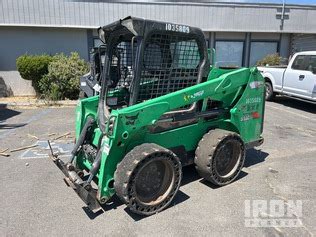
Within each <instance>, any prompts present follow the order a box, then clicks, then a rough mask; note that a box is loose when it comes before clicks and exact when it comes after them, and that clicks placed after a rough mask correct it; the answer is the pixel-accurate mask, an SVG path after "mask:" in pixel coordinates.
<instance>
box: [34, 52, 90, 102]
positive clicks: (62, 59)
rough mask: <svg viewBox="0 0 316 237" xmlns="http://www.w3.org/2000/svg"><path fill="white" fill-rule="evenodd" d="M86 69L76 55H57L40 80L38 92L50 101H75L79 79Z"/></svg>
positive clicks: (82, 61)
mask: <svg viewBox="0 0 316 237" xmlns="http://www.w3.org/2000/svg"><path fill="white" fill-rule="evenodd" d="M88 69H89V67H88V64H87V63H86V62H85V61H84V60H83V59H81V58H80V57H79V54H78V53H71V55H70V56H65V55H64V54H57V55H55V56H54V57H53V60H52V61H51V63H50V64H49V66H48V73H47V74H46V75H44V76H43V77H42V79H41V80H40V83H39V87H40V90H41V91H42V92H43V94H44V95H45V96H46V97H47V98H48V99H51V100H60V99H65V98H68V99H77V98H78V94H79V79H80V77H81V76H82V75H84V74H85V73H87V72H88Z"/></svg>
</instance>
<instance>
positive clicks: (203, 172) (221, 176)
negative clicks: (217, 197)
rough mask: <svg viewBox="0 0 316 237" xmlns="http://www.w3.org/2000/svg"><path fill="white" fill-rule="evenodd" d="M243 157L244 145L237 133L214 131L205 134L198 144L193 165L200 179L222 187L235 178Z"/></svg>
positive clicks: (240, 167)
mask: <svg viewBox="0 0 316 237" xmlns="http://www.w3.org/2000/svg"><path fill="white" fill-rule="evenodd" d="M245 155H246V152H245V146H244V143H243V141H242V139H241V138H240V136H239V135H238V134H237V133H234V132H230V131H225V130H221V129H215V130H211V131H209V132H208V133H206V134H205V135H204V136H203V138H202V139H201V141H200V142H199V144H198V147H197V149H196V151H195V159H194V163H195V165H196V169H197V171H198V173H199V174H200V176H201V177H202V178H204V179H206V180H207V181H209V182H211V183H213V184H215V185H218V186H223V185H226V184H229V183H231V182H233V181H234V180H235V179H236V178H237V176H238V175H239V173H240V171H241V169H242V167H243V164H244V161H245Z"/></svg>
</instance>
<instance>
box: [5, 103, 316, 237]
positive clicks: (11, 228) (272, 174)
mask: <svg viewBox="0 0 316 237" xmlns="http://www.w3.org/2000/svg"><path fill="white" fill-rule="evenodd" d="M74 118H75V115H74V107H64V108H62V107H60V108H53V107H45V108H29V109H26V108H4V107H3V108H2V109H1V110H0V151H1V150H4V149H6V148H8V149H9V150H12V149H15V148H21V147H24V146H31V145H36V146H34V147H31V148H29V149H24V150H21V151H16V152H11V153H10V156H9V157H5V156H0V172H1V174H2V178H1V191H0V196H1V202H0V210H1V212H0V233H1V234H0V235H1V236H29V235H36V236H42V235H46V236H65V235H67V236H68V235H69V236H88V235H91V234H93V235H102V236H122V235H125V236H158V235H159V236H192V235H195V236H214V235H223V236H232V235H234V236H255V235H256V236H267V235H269V236H271V235H272V236H284V235H286V236H311V235H313V234H314V235H315V234H316V213H315V210H316V183H315V180H316V172H315V168H316V155H315V154H316V106H315V105H311V104H308V103H304V102H300V101H294V100H291V99H286V98H279V99H278V100H277V101H276V102H267V103H266V111H265V124H264V133H263V136H264V139H265V142H264V144H263V145H262V146H261V147H258V148H256V149H251V150H248V152H247V158H246V162H245V166H244V168H243V171H242V173H241V174H240V176H239V178H238V180H237V181H235V182H234V183H232V184H230V185H228V186H224V187H215V186H213V185H210V184H208V183H206V182H205V181H203V180H202V179H200V178H199V176H198V174H197V173H196V171H195V169H194V167H186V168H184V177H183V182H182V186H181V188H180V192H179V193H178V195H177V197H176V199H175V200H174V201H173V203H172V205H171V206H170V207H169V208H168V209H167V210H165V211H163V212H161V213H158V214H156V215H153V216H150V217H145V218H143V217H139V216H137V215H134V214H132V213H130V212H129V211H128V210H127V209H126V207H125V206H124V205H123V204H122V203H121V202H120V201H119V200H118V199H116V198H113V201H112V203H110V204H109V205H106V206H104V209H105V211H104V212H99V213H97V214H93V213H90V212H89V211H87V210H86V208H85V207H84V203H83V202H82V201H81V200H80V198H79V197H77V195H76V193H75V192H74V191H73V190H72V189H71V188H68V187H67V186H66V185H65V183H64V182H63V180H62V178H63V174H62V173H61V172H60V171H59V170H58V169H57V167H56V166H55V165H54V164H53V162H52V161H51V160H50V159H49V158H48V157H47V155H46V154H47V153H48V149H47V148H48V147H47V146H46V145H45V142H46V140H48V139H50V140H53V139H55V141H54V144H53V145H54V149H58V151H59V152H60V153H62V154H63V155H64V156H65V157H66V156H67V154H69V150H70V149H71V144H72V142H73V139H74V128H75V123H74ZM246 200H250V201H251V200H282V201H284V202H288V201H290V200H301V201H302V203H303V206H302V217H300V220H301V221H302V226H301V227H297V228H280V227H269V228H264V227H245V201H246ZM267 214H268V215H269V213H267Z"/></svg>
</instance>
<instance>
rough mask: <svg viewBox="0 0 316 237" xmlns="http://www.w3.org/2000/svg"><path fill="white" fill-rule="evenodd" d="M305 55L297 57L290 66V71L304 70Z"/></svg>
mask: <svg viewBox="0 0 316 237" xmlns="http://www.w3.org/2000/svg"><path fill="white" fill-rule="evenodd" d="M306 57H307V55H298V56H296V58H295V59H294V62H293V64H292V69H294V70H306V65H305V58H306Z"/></svg>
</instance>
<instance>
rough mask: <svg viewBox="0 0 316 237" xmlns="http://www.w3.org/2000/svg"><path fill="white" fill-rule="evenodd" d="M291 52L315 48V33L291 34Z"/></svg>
mask: <svg viewBox="0 0 316 237" xmlns="http://www.w3.org/2000/svg"><path fill="white" fill-rule="evenodd" d="M291 46H292V47H291V51H292V53H296V52H301V51H310V50H314V51H315V50H316V34H293V35H292V45H291Z"/></svg>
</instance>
